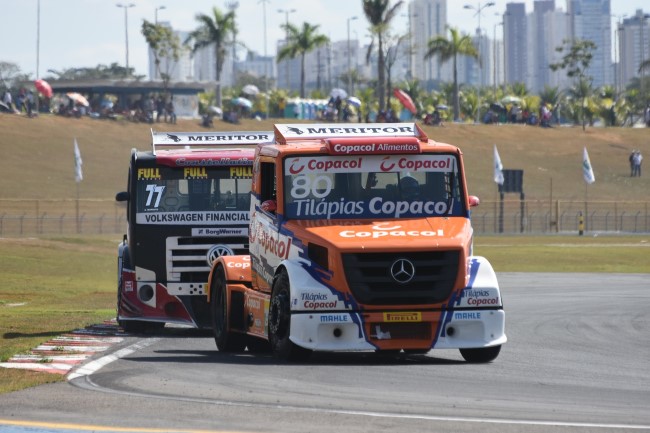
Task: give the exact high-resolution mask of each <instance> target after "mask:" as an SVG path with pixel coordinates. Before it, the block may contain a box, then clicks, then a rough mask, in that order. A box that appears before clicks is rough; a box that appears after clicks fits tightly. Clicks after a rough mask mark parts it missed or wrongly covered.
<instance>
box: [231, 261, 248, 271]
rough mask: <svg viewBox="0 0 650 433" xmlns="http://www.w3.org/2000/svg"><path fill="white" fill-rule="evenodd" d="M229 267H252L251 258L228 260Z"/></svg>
mask: <svg viewBox="0 0 650 433" xmlns="http://www.w3.org/2000/svg"><path fill="white" fill-rule="evenodd" d="M227 267H229V268H233V269H248V268H250V267H251V264H250V260H248V261H246V260H244V262H243V263H242V262H228V265H227Z"/></svg>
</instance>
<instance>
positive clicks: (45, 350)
mask: <svg viewBox="0 0 650 433" xmlns="http://www.w3.org/2000/svg"><path fill="white" fill-rule="evenodd" d="M124 335H128V334H126V333H125V332H124V331H122V330H121V329H120V328H119V327H118V325H117V322H115V321H114V320H113V321H108V322H105V323H103V324H97V325H92V326H89V327H87V328H85V329H77V330H75V331H72V332H70V333H68V334H64V335H60V336H58V337H55V338H53V339H51V340H49V341H47V342H45V343H43V344H41V345H39V346H38V347H36V348H34V349H32V350H31V351H30V353H29V354H22V355H14V356H13V357H11V358H10V359H9V360H8V361H7V362H0V367H4V368H18V369H25V370H32V371H41V372H46V373H54V374H68V373H69V372H70V371H71V370H72V369H73V368H75V367H76V366H78V365H80V364H82V363H83V362H84V361H86V360H87V359H88V358H90V357H91V356H93V355H95V354H97V353H101V352H104V351H106V350H107V349H109V348H110V347H111V346H113V345H114V344H117V343H120V342H122V341H123V340H124V338H123V336H124Z"/></svg>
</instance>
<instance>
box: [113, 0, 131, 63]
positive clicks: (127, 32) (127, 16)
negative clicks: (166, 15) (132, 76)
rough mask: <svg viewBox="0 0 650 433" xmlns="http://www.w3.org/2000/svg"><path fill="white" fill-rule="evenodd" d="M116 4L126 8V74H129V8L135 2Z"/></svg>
mask: <svg viewBox="0 0 650 433" xmlns="http://www.w3.org/2000/svg"><path fill="white" fill-rule="evenodd" d="M115 6H117V7H118V8H124V38H125V41H126V70H125V75H128V74H129V14H128V10H129V8H132V7H134V6H135V5H134V4H133V3H129V4H128V5H127V4H122V3H118V4H116V5H115Z"/></svg>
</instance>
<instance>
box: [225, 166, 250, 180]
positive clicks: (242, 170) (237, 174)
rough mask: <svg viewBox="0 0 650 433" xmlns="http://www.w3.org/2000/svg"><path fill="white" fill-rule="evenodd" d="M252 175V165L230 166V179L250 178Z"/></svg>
mask: <svg viewBox="0 0 650 433" xmlns="http://www.w3.org/2000/svg"><path fill="white" fill-rule="evenodd" d="M252 177H253V167H230V178H231V179H250V178H252Z"/></svg>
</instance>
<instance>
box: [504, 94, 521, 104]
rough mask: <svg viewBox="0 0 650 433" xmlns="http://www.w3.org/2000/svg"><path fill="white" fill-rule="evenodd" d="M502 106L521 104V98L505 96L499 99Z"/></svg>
mask: <svg viewBox="0 0 650 433" xmlns="http://www.w3.org/2000/svg"><path fill="white" fill-rule="evenodd" d="M501 103H502V104H519V103H521V98H518V97H516V96H513V95H509V96H505V97H504V98H503V99H501Z"/></svg>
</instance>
